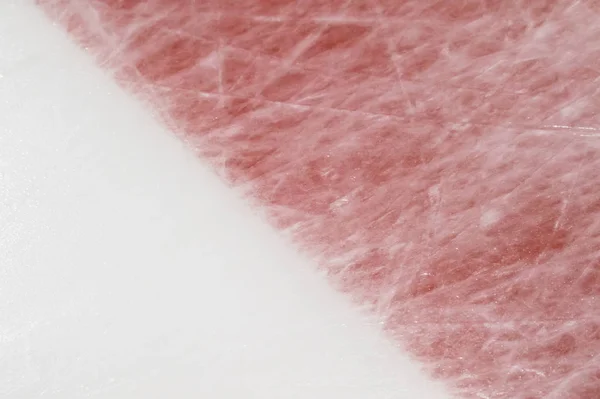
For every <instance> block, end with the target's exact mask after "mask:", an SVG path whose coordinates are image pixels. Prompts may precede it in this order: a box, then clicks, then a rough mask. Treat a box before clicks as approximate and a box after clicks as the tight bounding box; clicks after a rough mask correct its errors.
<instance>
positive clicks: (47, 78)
mask: <svg viewBox="0 0 600 399" xmlns="http://www.w3.org/2000/svg"><path fill="white" fill-rule="evenodd" d="M440 392H441V391H439V390H437V388H436V386H435V385H432V383H431V382H430V381H428V380H427V379H425V378H424V377H423V376H422V375H421V374H420V373H419V372H418V371H417V369H416V367H415V365H414V364H412V363H410V362H409V361H408V360H406V358H405V357H404V356H403V355H402V354H401V353H399V352H398V351H397V350H396V349H395V347H394V346H393V345H392V344H391V343H389V342H387V341H386V340H385V339H384V338H382V337H381V334H380V333H379V328H378V326H376V325H374V322H373V320H371V319H367V318H365V317H363V316H361V315H359V314H358V313H357V312H356V310H355V309H353V308H352V307H351V306H349V304H348V303H346V302H345V301H344V299H343V298H340V297H338V296H336V295H335V294H334V291H333V290H331V289H330V288H329V287H328V286H327V285H326V283H325V282H324V281H323V280H322V278H320V277H319V276H317V275H316V274H315V273H314V268H313V267H312V266H311V263H310V262H309V261H308V260H306V259H302V258H301V257H300V256H299V255H297V254H296V253H295V252H294V251H293V250H292V249H290V248H289V247H288V244H286V243H285V242H284V241H283V240H281V239H280V238H279V237H278V236H277V235H276V234H275V233H274V232H272V231H271V229H270V228H269V227H267V226H265V225H264V224H263V222H261V221H260V220H259V219H258V218H257V217H256V216H255V215H253V212H252V211H251V210H249V209H248V208H247V207H246V205H245V204H244V203H243V202H242V201H240V200H239V199H237V198H236V197H235V195H234V193H232V192H231V191H230V190H229V189H227V188H226V187H224V186H223V184H222V183H221V182H219V181H218V180H217V179H216V178H215V177H213V176H212V174H211V173H210V172H209V171H207V170H206V168H205V167H203V166H202V165H201V164H200V163H199V162H198V160H197V159H196V158H195V157H194V156H193V155H191V154H190V152H189V151H188V150H186V149H185V148H184V146H183V145H182V144H180V142H179V141H177V140H176V139H175V138H174V137H173V136H172V135H170V134H169V133H167V132H166V131H165V130H164V129H162V128H160V127H159V125H158V124H157V123H156V122H155V120H153V119H152V117H151V116H150V114H149V113H148V112H147V111H146V110H144V109H142V108H141V107H140V106H139V105H138V104H137V103H136V102H135V101H133V100H132V99H130V98H129V97H128V96H127V95H125V94H124V93H123V92H122V91H121V90H120V89H119V88H118V87H117V86H116V85H115V84H114V83H113V82H112V81H111V80H110V79H109V78H108V77H106V76H105V75H104V74H103V73H102V72H101V71H100V70H99V69H98V68H97V67H95V66H94V65H93V62H92V61H91V60H90V59H88V57H87V56H85V55H84V54H83V53H82V52H81V51H80V50H79V49H77V48H76V46H75V45H74V44H73V43H71V42H70V40H69V39H68V38H67V36H66V35H65V34H64V33H63V32H62V31H61V30H60V29H59V28H57V27H53V26H52V25H51V23H50V21H49V20H47V19H46V18H45V17H44V16H43V15H42V12H41V10H39V9H37V8H35V7H33V6H32V5H31V4H30V3H28V2H24V1H21V0H8V1H7V0H4V1H2V2H0V397H1V398H3V399H17V398H23V399H32V398H39V397H43V398H60V399H71V398H84V397H86V398H110V399H119V398H123V399H136V398H139V399H150V398H180V399H184V398H223V399H233V398H260V399H265V398H302V399H304V398H310V399H314V398H323V399H331V398H356V399H362V398H381V399H383V398H386V399H388V398H394V399H395V398H436V399H438V398H439V399H443V398H447V396H446V395H444V394H442V393H440Z"/></svg>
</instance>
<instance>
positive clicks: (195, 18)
mask: <svg viewBox="0 0 600 399" xmlns="http://www.w3.org/2000/svg"><path fill="white" fill-rule="evenodd" d="M39 3H40V4H41V6H43V7H44V8H45V10H46V11H47V12H48V14H49V15H50V16H51V17H52V18H54V19H56V20H58V21H60V22H61V23H62V24H64V26H65V27H66V28H67V29H68V30H69V31H70V32H71V33H72V34H73V35H74V37H75V38H76V39H77V40H78V41H79V42H80V43H81V45H82V46H85V47H87V48H89V50H90V52H91V53H92V54H94V55H95V56H96V57H97V60H98V62H99V63H100V64H101V65H103V66H104V67H106V68H107V69H108V70H110V71H112V72H114V75H115V78H116V79H118V81H119V82H121V83H122V84H123V85H125V86H126V87H128V88H130V89H131V90H132V91H133V92H134V93H136V94H137V95H139V98H140V99H143V100H144V101H147V102H149V103H150V104H151V105H152V106H153V107H154V108H155V109H156V110H157V111H158V112H159V113H160V114H161V116H162V118H163V120H164V122H165V123H166V124H168V126H169V127H171V129H172V130H173V131H175V132H176V133H177V134H179V135H181V137H183V138H184V139H185V140H187V141H188V142H189V143H190V145H192V146H194V148H195V149H196V150H197V152H198V154H199V155H201V156H202V157H204V158H206V159H208V160H209V161H210V162H211V163H212V164H213V165H214V167H215V169H216V170H217V171H218V172H219V173H221V174H222V175H223V176H224V177H225V178H226V179H228V181H230V182H231V183H232V184H233V185H236V186H242V187H244V188H245V189H246V190H247V191H248V193H249V195H250V196H249V198H251V199H252V200H253V201H255V203H257V204H258V205H260V206H262V207H263V209H265V210H266V211H267V212H268V214H269V216H270V218H271V220H272V222H273V223H274V225H276V226H277V227H278V228H280V229H282V230H285V231H287V232H289V233H291V234H292V235H293V236H294V237H295V239H296V242H297V244H298V245H299V246H300V247H301V248H303V249H304V250H306V251H308V252H310V253H311V254H312V255H313V256H314V257H316V258H317V259H318V260H319V261H320V263H321V265H322V267H323V268H324V269H325V270H327V271H328V272H329V274H330V275H331V277H332V282H333V283H334V284H335V285H336V287H338V288H339V289H341V290H344V291H347V292H349V293H350V294H351V295H352V296H353V298H355V299H356V301H357V302H360V303H365V302H367V303H370V304H372V307H373V310H374V311H375V312H377V313H378V314H381V315H384V316H385V317H386V320H387V323H386V329H387V330H388V331H389V334H391V335H393V336H394V337H395V338H397V342H398V343H399V344H400V345H402V346H403V347H405V348H406V349H407V350H408V351H409V352H411V353H412V354H414V355H415V356H416V357H417V358H418V359H420V360H421V361H422V362H423V364H425V365H426V367H427V368H428V369H429V370H430V371H431V373H432V374H433V375H434V376H436V377H439V378H441V379H443V380H444V381H446V382H447V383H448V385H449V386H451V387H453V389H454V390H455V391H456V392H458V393H460V394H461V395H462V396H463V397H465V398H511V399H513V398H515V399H516V398H522V399H525V398H528V399H529V398H554V399H596V398H598V397H600V356H598V354H599V353H600V191H599V188H598V187H599V186H598V184H599V183H600V69H599V67H598V65H600V25H598V23H597V21H598V18H600V6H599V5H598V2H597V1H594V0H581V1H574V0H573V1H559V0H554V1H552V0H545V1H544V0H536V1H530V0H520V1H517V0H515V1H493V0H487V1H486V0H461V1H443V0H439V1H434V0H414V1H413V0H407V1H398V0H360V1H359V0H355V1H352V0H343V1H342V0H326V1H319V0H276V1H261V0H231V1H223V0H212V1H192V0H189V1H179V2H175V1H169V0H147V1H141V0H129V1H124V0H121V1H119V0H111V1H109V0H105V1H77V0H40V1H39ZM282 267H284V266H282ZM307 295H310V293H307Z"/></svg>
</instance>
